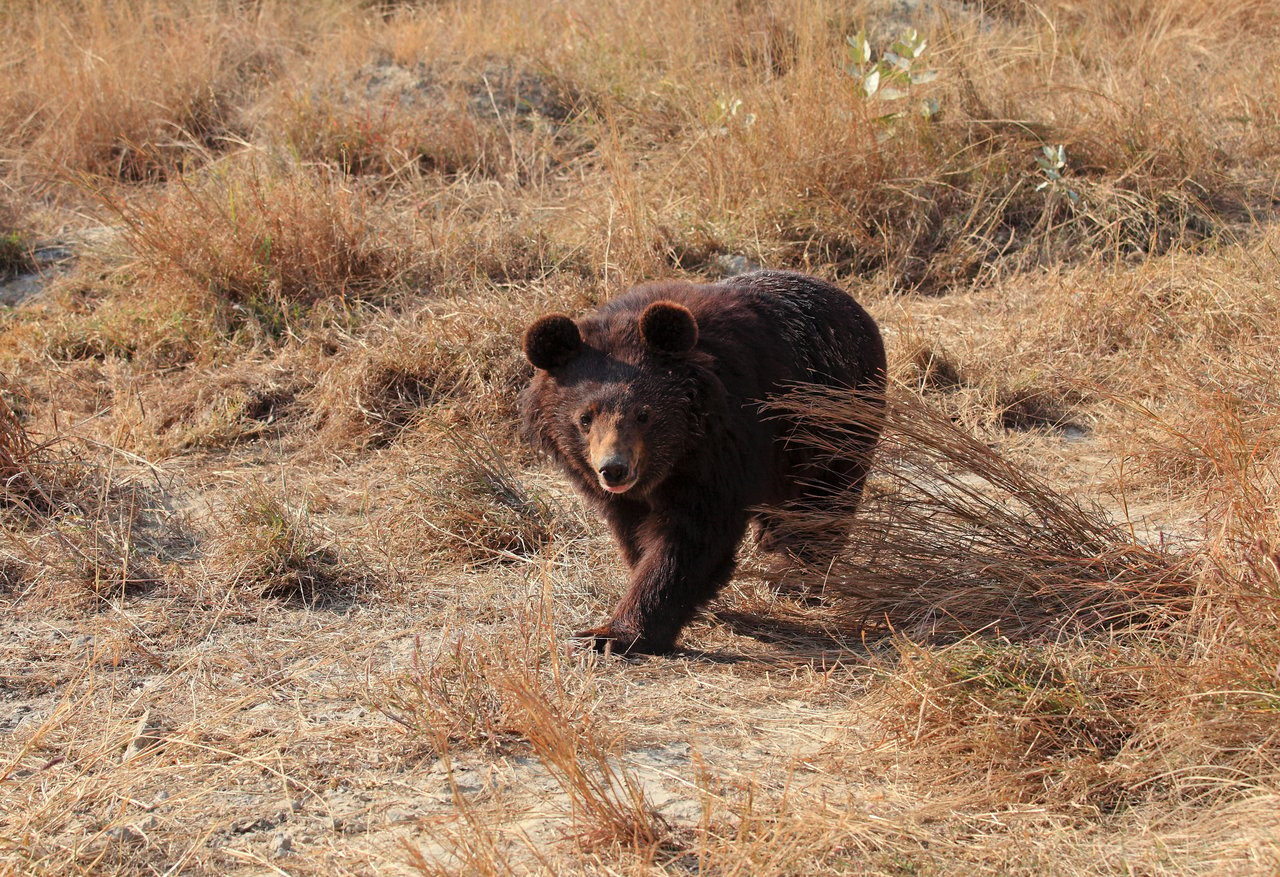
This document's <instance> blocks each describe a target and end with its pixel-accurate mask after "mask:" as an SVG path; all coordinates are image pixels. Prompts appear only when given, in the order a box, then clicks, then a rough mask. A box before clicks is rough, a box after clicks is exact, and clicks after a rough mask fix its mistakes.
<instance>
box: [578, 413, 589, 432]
mask: <svg viewBox="0 0 1280 877" xmlns="http://www.w3.org/2000/svg"><path fill="white" fill-rule="evenodd" d="M578 425H579V426H581V427H582V428H583V429H590V428H591V412H590V411H584V412H582V413H581V414H579V415H578Z"/></svg>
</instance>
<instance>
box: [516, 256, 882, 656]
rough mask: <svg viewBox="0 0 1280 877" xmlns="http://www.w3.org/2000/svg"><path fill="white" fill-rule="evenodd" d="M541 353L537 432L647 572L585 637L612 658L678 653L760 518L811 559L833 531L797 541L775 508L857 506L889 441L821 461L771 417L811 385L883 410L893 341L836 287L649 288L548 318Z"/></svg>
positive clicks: (802, 280)
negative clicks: (841, 391) (683, 634)
mask: <svg viewBox="0 0 1280 877" xmlns="http://www.w3.org/2000/svg"><path fill="white" fill-rule="evenodd" d="M525 352H526V354H527V355H528V357H529V359H530V361H531V362H532V363H533V364H534V365H535V366H537V367H538V368H537V371H536V373H535V375H534V377H533V381H532V382H531V383H530V385H529V387H528V388H527V389H526V390H525V391H524V392H523V393H522V394H521V397H520V408H521V414H522V432H523V434H524V436H525V437H526V439H527V440H528V441H530V442H532V443H533V444H535V445H536V446H538V447H540V448H542V449H543V450H544V451H546V452H547V453H548V454H549V455H550V456H551V457H552V458H553V459H554V460H555V461H556V462H557V463H558V464H559V465H560V467H561V468H562V469H563V470H564V471H565V472H566V474H568V475H569V477H570V478H571V479H572V481H573V482H574V485H575V486H576V487H577V488H578V490H579V491H580V492H581V493H582V494H583V496H584V497H585V498H586V500H587V501H588V502H589V503H590V504H591V505H592V506H593V507H594V508H595V509H596V510H597V511H599V512H600V514H601V515H602V516H603V517H604V518H605V520H606V521H607V522H608V524H609V527H610V529H611V530H612V532H613V534H614V536H615V538H616V539H617V542H618V545H619V547H620V549H621V551H622V556H623V559H624V560H625V561H626V563H627V565H628V567H629V568H630V570H631V583H630V586H629V587H628V589H627V593H626V594H625V595H624V596H623V598H622V601H621V602H620V603H619V604H618V606H617V608H616V609H615V610H614V613H613V617H612V618H611V619H610V620H609V621H608V622H607V623H606V624H603V625H601V626H600V627H596V628H593V629H591V630H586V631H582V632H580V633H578V634H577V636H579V637H585V638H589V639H590V640H591V642H592V643H593V644H594V645H595V646H596V647H597V648H604V647H605V646H606V645H607V644H610V643H611V644H612V647H613V648H614V649H615V650H617V651H637V652H664V651H668V650H670V649H671V648H672V647H673V646H674V645H675V642H676V639H677V637H678V636H679V634H680V630H681V629H682V628H683V627H684V626H685V625H686V624H687V623H688V622H689V620H690V619H691V618H692V617H693V615H694V613H695V612H696V611H697V609H698V607H699V606H701V605H702V604H704V603H705V602H707V601H708V600H710V599H711V598H712V597H713V596H715V594H716V593H717V592H718V591H719V590H720V588H722V587H723V586H724V584H725V583H726V582H727V581H728V580H729V578H730V576H731V575H732V573H733V568H734V555H735V553H736V551H737V547H738V544H739V543H740V542H741V540H742V537H743V535H744V533H745V532H746V529H747V525H748V523H749V522H750V521H751V520H752V519H753V518H754V519H755V520H756V521H757V523H758V525H759V526H760V527H761V530H762V534H761V535H762V544H763V545H765V547H772V548H787V549H789V550H792V551H795V552H797V553H801V554H803V553H804V552H805V550H806V548H808V547H810V546H811V545H819V544H820V543H822V542H823V541H824V540H823V538H822V536H821V534H804V533H794V532H793V533H787V532H783V531H782V529H781V528H780V527H779V526H778V525H777V524H776V522H774V521H773V520H772V518H771V517H770V515H769V511H768V509H769V508H770V507H780V506H784V505H794V504H805V505H819V506H820V505H822V504H823V503H832V502H837V501H838V502H839V503H840V504H841V506H842V507H844V508H848V507H849V505H850V503H851V502H853V501H856V498H857V495H858V494H859V492H860V491H861V488H862V483H863V480H864V479H865V477H866V472H867V468H868V466H869V464H870V459H871V453H872V450H873V448H874V445H875V442H876V440H877V438H878V434H877V433H876V432H875V431H874V430H869V431H868V434H867V438H866V443H865V447H864V448H863V449H862V452H860V453H858V454H856V455H854V456H853V457H850V458H846V459H834V460H833V459H819V458H817V456H816V455H815V454H814V452H813V451H812V450H810V449H808V448H805V447H799V446H794V445H789V444H788V442H787V437H788V435H789V434H790V433H791V431H792V429H793V424H791V423H789V422H788V421H787V420H786V419H785V418H778V417H770V416H766V415H764V414H762V412H761V403H762V402H763V401H765V400H767V399H769V398H771V397H773V396H776V395H777V394H778V393H780V392H782V391H784V390H785V389H786V387H787V386H788V385H789V384H794V383H799V382H805V383H817V384H823V385H828V386H837V387H847V388H849V391H850V392H851V393H858V394H859V395H862V396H864V397H867V398H872V399H883V394H884V381H885V354H884V346H883V343H882V341H881V338H880V332H879V329H878V328H877V327H876V324H875V322H874V321H873V320H872V319H871V317H870V316H869V315H868V314H867V313H866V311H864V310H863V309H862V308H861V307H860V306H859V305H858V304H857V303H856V302H855V301H854V300H853V299H852V298H850V297H849V296H848V295H847V294H846V293H844V292H842V291H841V290H839V289H837V288H836V287H834V286H831V285H830V284H827V283H824V282H823V281H820V280H817V279H814V278H812V277H806V276H804V275H801V274H792V273H786V272H777V271H760V272H756V273H754V274H748V275H743V276H740V277H735V278H732V279H730V280H727V281H725V282H723V283H718V284H712V285H697V284H690V283H656V284H649V285H646V286H640V287H636V288H635V289H633V290H631V291H630V292H628V293H626V294H625V295H623V296H620V297H619V298H617V299H614V300H613V301H611V302H609V303H608V304H606V305H604V306H603V307H601V308H600V309H599V310H598V311H597V312H596V313H595V314H593V315H591V316H588V317H586V318H584V319H583V320H581V321H580V322H578V323H576V324H574V323H573V322H572V321H571V320H569V318H568V317H565V316H562V315H552V316H549V317H543V318H541V319H540V320H538V321H536V322H535V323H534V324H533V325H532V326H530V327H529V330H528V332H527V333H526V336H525ZM610 488H612V490H611V489H610ZM826 535H827V536H828V537H829V535H830V534H826ZM825 541H826V543H827V544H828V545H829V544H830V541H831V540H830V539H829V538H827V539H826V540H825Z"/></svg>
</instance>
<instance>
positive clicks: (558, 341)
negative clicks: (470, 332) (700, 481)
mask: <svg viewBox="0 0 1280 877" xmlns="http://www.w3.org/2000/svg"><path fill="white" fill-rule="evenodd" d="M632 320H634V322H631V321H632ZM697 341H698V323H697V320H696V319H695V318H694V316H693V314H692V312H690V311H689V309H688V308H686V307H684V306H683V305H680V304H677V303H675V302H672V301H656V302H653V303H652V304H650V305H649V306H648V307H646V308H645V310H644V312H643V313H641V314H640V316H639V318H638V319H636V318H634V317H631V318H628V320H627V321H626V323H625V324H622V325H619V323H618V320H617V319H608V320H605V319H588V320H586V321H584V323H583V324H582V325H581V326H579V324H577V323H575V322H574V321H573V320H572V319H570V318H569V317H567V316H564V315H563V314H552V315H550V316H546V317H542V318H540V319H538V320H537V321H535V322H534V323H533V325H531V326H530V327H529V329H528V331H526V332H525V336H524V351H525V356H526V357H528V359H529V362H531V363H532V364H533V365H534V367H536V368H537V369H539V372H538V374H537V375H535V377H534V382H533V385H532V386H531V387H530V390H529V391H528V396H527V397H526V402H525V403H524V409H525V410H524V419H525V432H526V434H528V435H530V437H531V438H533V439H534V440H535V441H536V442H537V443H538V444H540V445H541V446H542V447H543V448H544V449H545V450H547V451H549V452H551V454H552V455H553V456H555V457H557V458H558V459H560V460H561V461H562V462H564V463H565V464H567V465H568V466H570V467H571V468H573V469H574V470H575V471H577V472H578V473H579V474H580V475H581V476H582V478H583V479H584V480H585V481H587V482H588V483H589V484H592V485H594V487H597V488H598V489H599V490H601V491H603V492H604V493H606V494H612V495H618V494H625V493H628V492H632V491H635V492H638V493H645V492H647V491H649V490H651V489H653V488H654V487H656V486H657V485H659V484H661V483H662V482H663V481H664V480H665V479H666V478H667V476H668V475H669V474H670V472H671V470H672V468H673V467H674V466H675V464H676V463H677V462H678V461H679V460H680V459H681V457H683V456H684V455H685V454H686V453H688V451H689V449H690V448H691V447H692V446H693V443H694V442H695V441H696V440H697V438H698V437H699V436H700V435H701V432H702V419H703V416H704V414H705V408H706V405H705V402H704V401H703V398H704V396H705V394H704V393H703V392H702V391H701V386H702V384H703V373H704V371H705V369H702V368H700V367H699V366H698V364H697V363H696V362H695V361H694V360H695V358H696V354H695V352H694V347H695V345H696V344H697Z"/></svg>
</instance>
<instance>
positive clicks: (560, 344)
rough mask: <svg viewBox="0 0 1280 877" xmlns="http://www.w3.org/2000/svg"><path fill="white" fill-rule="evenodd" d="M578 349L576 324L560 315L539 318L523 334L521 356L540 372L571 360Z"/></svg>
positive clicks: (579, 335) (579, 339)
mask: <svg viewBox="0 0 1280 877" xmlns="http://www.w3.org/2000/svg"><path fill="white" fill-rule="evenodd" d="M581 350H582V333H580V332H579V331H578V324H577V323H575V322H574V321H573V320H571V319H569V318H568V317H566V316H565V315H564V314H549V315H547V316H545V317H539V318H538V319H537V320H534V321H533V325H532V326H530V327H529V328H528V329H527V330H525V333H524V355H525V356H526V357H528V359H529V362H531V363H533V366H534V368H540V369H542V370H544V371H550V370H551V369H553V368H559V367H560V366H562V365H565V364H567V363H569V362H571V361H572V360H573V358H574V357H576V356H577V355H578V353H579V352H580V351H581Z"/></svg>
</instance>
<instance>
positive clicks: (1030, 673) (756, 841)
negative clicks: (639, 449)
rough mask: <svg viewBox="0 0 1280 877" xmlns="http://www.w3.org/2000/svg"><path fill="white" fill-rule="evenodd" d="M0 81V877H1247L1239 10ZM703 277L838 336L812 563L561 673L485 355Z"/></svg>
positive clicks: (1270, 371) (620, 36) (536, 517)
mask: <svg viewBox="0 0 1280 877" xmlns="http://www.w3.org/2000/svg"><path fill="white" fill-rule="evenodd" d="M0 24H3V25H4V26H5V28H6V33H7V34H8V35H9V37H10V39H9V40H8V41H7V42H6V44H5V46H4V47H3V48H0V62H2V66H3V69H4V71H5V84H6V88H4V89H3V90H0V122H2V123H3V124H2V125H0V131H2V132H3V133H0V193H3V194H2V195H0V292H2V293H3V296H4V298H3V300H4V301H5V302H12V304H6V305H4V307H3V308H0V372H2V373H3V381H2V382H0V390H3V397H4V399H3V403H2V404H0V482H2V483H3V497H2V498H0V523H2V524H3V528H2V529H3V534H2V536H0V637H2V638H3V639H4V641H5V642H6V644H7V646H6V648H5V649H3V650H0V871H5V872H8V871H12V872H14V873H37V874H45V873H48V874H54V873H78V872H103V873H128V874H134V873H137V874H141V873H157V872H161V873H186V872H190V873H210V874H224V873H241V872H253V873H260V872H265V871H274V870H279V871H287V872H289V873H303V874H306V873H324V874H345V873H380V872H397V871H403V870H409V871H412V872H418V873H429V874H449V873H468V874H470V873H477V874H508V873H529V874H584V875H585V874H598V873H613V874H626V875H654V874H669V873H704V872H705V873H717V874H743V875H745V874H751V875H761V874H764V875H768V874H777V875H783V874H796V873H836V874H839V873H847V874H868V873H871V874H973V873H978V874H1027V875H1032V874H1044V873H1071V874H1099V875H1101V874H1115V873H1144V874H1156V875H1160V874H1174V873H1177V874H1185V873H1269V872H1270V871H1274V870H1276V869H1277V868H1280V847H1277V844H1276V841H1275V838H1276V837H1277V836H1280V821H1278V820H1277V818H1276V815H1275V814H1276V812H1277V808H1276V802H1277V800H1280V750H1278V748H1277V745H1278V743H1280V735H1278V733H1277V728H1280V682H1278V680H1277V677H1276V670H1275V668H1276V664H1277V660H1278V655H1277V651H1276V642H1278V641H1280V525H1277V519H1278V518H1277V508H1278V507H1280V421H1278V419H1277V409H1276V404H1275V400H1276V399H1277V398H1280V381H1278V379H1277V377H1276V373H1275V371H1276V370H1275V368H1274V360H1275V326H1276V323H1277V319H1278V318H1280V295H1277V291H1276V283H1275V278H1276V277H1277V276H1280V236H1277V232H1276V230H1275V229H1274V228H1273V219H1274V212H1275V204H1276V194H1277V193H1276V187H1275V179H1276V177H1277V171H1278V170H1280V137H1278V136H1277V131H1280V125H1278V124H1277V122H1278V121H1280V102H1278V101H1277V98H1276V95H1277V94H1280V88H1278V86H1280V74H1277V71H1278V70H1280V63H1278V62H1280V50H1278V49H1277V46H1280V43H1278V42H1277V39H1276V38H1277V36H1280V13H1277V10H1276V8H1275V4H1274V3H1271V2H1268V0H1219V2H1214V3H1210V2H1208V0H1170V2H1157V0H1141V2H1121V0H1069V2H1068V0H1034V2H1021V0H1018V2H1014V0H998V2H997V0H988V2H986V3H982V4H978V3H964V2H953V0H932V2H922V3H919V4H916V3H898V2H889V0H860V2H855V3H852V4H847V3H846V4H839V3H832V2H827V0H818V2H792V0H767V2H766V0H762V2H749V3H744V2H739V0H699V2H696V3H677V2H674V0H640V2H635V3H629V4H601V3H587V2H579V0H569V2H567V3H561V4H554V5H548V4H543V3H534V2H529V0H489V2H485V3H479V4H438V3H437V4H408V3H363V2H355V0H323V2H318V3H312V4H307V5H306V7H305V8H294V7H293V6H291V5H288V4H283V3H278V2H272V0H263V2H256V3H250V4H246V3H239V2H216V3H194V2H188V0H140V2H134V3H124V4H122V3H110V2H105V0H103V2H98V0H86V2H79V3H63V4H37V3H31V2H15V3H9V4H7V5H5V6H4V8H3V10H0ZM908 27H914V28H916V29H918V31H919V33H920V35H921V36H922V37H923V38H924V39H926V40H927V46H926V47H925V50H924V52H923V54H922V56H921V58H920V60H919V61H918V65H919V71H932V72H934V73H936V76H925V77H922V79H921V81H920V82H918V83H916V84H915V85H913V86H912V87H911V88H910V94H909V96H907V97H905V98H902V99H900V100H885V99H881V98H877V97H867V96H866V93H865V91H864V89H863V87H862V82H861V81H860V80H859V79H858V78H857V76H855V75H854V74H852V73H851V72H850V70H849V69H848V65H849V63H850V61H851V58H850V56H849V51H848V43H847V41H846V39H847V37H849V36H852V35H854V34H856V33H858V32H859V31H860V30H862V29H864V28H865V30H866V33H867V37H868V40H869V42H870V45H871V48H872V53H873V55H874V56H875V57H883V52H884V51H885V50H886V49H888V48H889V47H890V46H891V45H892V43H893V42H894V40H895V39H897V38H898V37H900V36H901V35H902V34H903V33H904V31H905V29H906V28H908ZM926 101H927V102H928V103H927V104H926V103H925V102H926ZM926 106H928V107H929V108H936V112H929V113H924V112H922V110H923V109H924V108H925V107H926ZM1058 146H1061V147H1062V148H1063V153H1062V155H1063V158H1064V161H1063V163H1062V164H1061V165H1060V166H1054V167H1049V166H1046V165H1043V164H1042V163H1038V162H1037V158H1040V159H1045V160H1046V161H1047V160H1048V159H1047V155H1048V154H1047V153H1046V152H1045V151H1044V148H1045V147H1050V148H1052V149H1053V154H1054V155H1056V154H1057V152H1056V147H1058ZM1050 171H1051V172H1050ZM1041 184H1045V185H1041ZM752 262H755V263H760V264H763V265H765V266H767V267H778V268H792V269H799V270H808V271H811V272H815V273H818V274H821V275H823V276H825V277H828V278H830V279H834V280H836V281H838V282H841V283H844V284H845V285H847V286H848V287H849V288H850V289H851V290H852V291H854V292H855V294H856V295H857V296H858V298H859V299H860V300H861V301H863V302H865V303H866V304H867V305H868V307H869V308H870V309H871V311H872V312H873V313H874V314H875V315H876V317H877V318H878V319H879V320H880V322H881V324H882V325H883V327H884V328H885V330H886V335H887V341H888V346H889V350H890V356H891V372H892V374H891V378H892V380H893V382H894V383H895V385H896V386H898V387H900V388H901V389H900V390H899V391H897V398H896V403H895V413H894V415H893V416H892V417H891V419H890V421H889V423H888V424H887V428H886V440H885V443H884V445H883V447H882V449H881V452H880V457H879V463H878V466H877V469H876V472H875V474H874V476H873V478H872V482H871V485H870V489H869V492H868V496H867V497H866V501H865V503H864V506H863V508H862V509H861V510H860V511H859V512H858V513H857V514H855V515H853V517H852V518H850V517H849V516H848V515H845V514H836V515H833V516H829V517H828V518H826V519H825V520H824V521H823V522H822V523H824V524H825V525H828V526H830V527H832V528H835V529H838V530H839V531H841V532H845V531H847V532H848V534H849V541H848V544H847V546H846V550H845V551H844V552H843V553H842V554H841V555H840V556H839V557H838V558H837V560H836V562H835V563H834V564H832V565H831V566H830V567H826V568H824V569H822V570H820V571H813V570H808V571H801V574H799V578H803V579H805V580H806V581H807V582H808V583H809V584H813V585H815V586H817V587H820V588H822V589H823V590H822V591H821V593H820V594H814V593H800V594H797V593H795V592H794V591H790V590H788V591H783V592H779V591H778V590H776V585H777V584H778V583H777V581H776V577H775V575H774V571H773V570H771V569H770V568H769V567H768V566H767V565H766V563H765V562H764V561H763V559H762V558H759V557H757V556H756V555H755V553H754V552H753V551H752V550H751V549H749V548H747V549H744V551H743V557H742V558H741V572H740V574H739V576H738V577H737V579H736V580H735V582H734V584H733V585H732V586H731V587H730V588H729V589H728V590H727V592H726V593H725V594H724V595H723V596H722V598H721V601H720V602H719V603H718V604H717V606H716V607H714V608H713V610H712V611H711V612H708V613H707V614H706V615H705V616H704V617H703V618H701V619H700V620H698V621H697V622H696V623H695V624H694V625H693V626H692V627H691V628H690V630H689V631H688V633H687V636H686V640H685V643H684V647H685V650H684V651H682V652H680V653H677V654H676V655H673V656H668V657H664V658H661V659H649V660H635V661H631V660H621V659H614V660H605V659H603V658H597V657H591V656H584V655H567V654H565V653H563V652H562V650H561V649H562V640H563V636H564V634H565V632H566V631H569V630H573V629H578V628H580V627H582V626H584V625H585V624H587V623H589V622H590V621H592V620H594V619H596V618H598V617H599V616H600V615H601V614H602V613H604V612H606V611H607V610H608V608H609V606H610V605H611V604H612V602H613V601H614V600H615V599H616V595H617V592H618V590H619V589H620V588H621V587H622V586H623V584H624V578H625V577H624V574H623V571H622V570H621V568H620V565H619V562H618V559H617V558H616V556H615V552H614V551H613V549H612V547H611V546H610V544H609V539H608V535H607V533H605V532H604V530H603V528H602V527H601V526H600V523H599V522H598V521H595V520H593V519H592V518H591V517H590V516H589V515H587V514H585V513H584V512H583V511H582V510H581V508H580V507H579V505H578V504H577V501H576V500H575V499H574V498H573V497H572V496H571V495H569V492H568V490H567V487H566V486H565V485H564V483H563V481H562V480H561V479H560V478H559V477H558V476H556V475H555V474H554V473H553V472H552V471H551V470H550V469H548V468H546V467H544V466H543V465H542V464H541V463H540V462H539V461H537V460H536V459H535V458H534V457H533V455H532V454H531V453H530V452H529V451H528V450H527V449H525V448H522V447H520V446H519V444H518V442H517V440H516V433H515V428H514V400H515V394H516V392H517V391H518V389H519V388H520V386H521V385H522V384H523V382H524V380H525V379H526V376H527V373H528V367H527V365H526V363H525V362H524V360H523V358H522V356H521V355H520V351H519V345H518V339H519V336H520V333H521V331H522V330H523V328H524V327H525V326H526V325H527V324H528V322H529V321H530V320H531V319H532V318H533V317H535V316H536V315H539V314H543V313H547V312H553V311H563V312H570V313H579V312H581V311H583V310H585V309H587V308H590V307H592V306H594V305H596V304H598V303H599V302H601V301H603V300H605V299H606V298H608V297H609V296H611V295H613V294H614V293H616V292H617V291H618V290H620V289H621V288H624V287H625V286H628V285H630V284H632V283H634V282H637V281H640V280H643V279H651V278H655V277H661V276H672V275H674V276H682V277H689V278H702V277H716V276H721V275H723V274H724V273H726V272H728V271H731V270H736V269H737V268H741V267H742V266H744V265H747V264H750V263H752ZM36 268H38V269H39V271H40V272H41V273H40V275H39V277H38V279H37V280H36V281H34V286H32V285H30V283H31V282H30V281H28V280H26V279H22V280H19V281H18V282H17V283H14V282H13V280H12V278H13V277H14V276H16V275H18V274H27V273H29V272H30V271H32V270H33V269H36ZM784 401H786V404H791V405H793V406H794V405H799V406H800V407H801V408H802V409H803V411H804V412H805V414H806V416H807V417H808V418H809V419H810V423H811V424H812V425H814V426H817V427H820V429H818V430H817V431H816V432H815V438H816V439H817V440H820V441H822V442H826V443H827V445H831V444H832V443H834V444H835V445H838V444H839V443H840V441H841V436H842V435H843V434H845V433H847V432H848V431H849V430H856V429H857V424H858V421H859V418H860V417H862V416H863V415H862V414H861V413H860V412H858V411H856V410H854V409H853V408H852V407H850V405H849V404H848V403H847V401H842V400H833V399H830V398H826V397H822V396H819V395H815V394H812V393H811V394H809V395H807V396H806V395H797V396H792V397H791V398H790V399H789V400H784ZM828 449H829V450H838V447H829V448H828ZM808 523H809V524H813V523H815V522H814V521H813V520H809V521H808ZM793 580H798V574H797V573H795V571H792V572H791V573H790V574H789V577H788V578H787V579H786V581H787V582H792V581H793Z"/></svg>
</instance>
